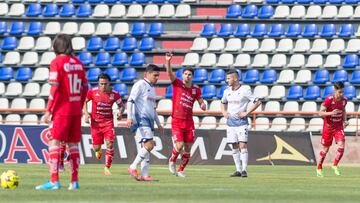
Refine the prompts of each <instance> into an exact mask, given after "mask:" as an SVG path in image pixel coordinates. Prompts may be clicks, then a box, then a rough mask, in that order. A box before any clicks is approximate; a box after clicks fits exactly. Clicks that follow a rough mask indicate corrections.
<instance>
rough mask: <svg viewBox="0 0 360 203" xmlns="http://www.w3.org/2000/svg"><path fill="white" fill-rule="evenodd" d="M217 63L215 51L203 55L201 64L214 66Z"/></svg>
mask: <svg viewBox="0 0 360 203" xmlns="http://www.w3.org/2000/svg"><path fill="white" fill-rule="evenodd" d="M215 64H216V55H215V54H214V53H205V54H204V55H202V57H201V61H200V63H199V66H214V65H215Z"/></svg>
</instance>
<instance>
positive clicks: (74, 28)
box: [61, 22, 79, 35]
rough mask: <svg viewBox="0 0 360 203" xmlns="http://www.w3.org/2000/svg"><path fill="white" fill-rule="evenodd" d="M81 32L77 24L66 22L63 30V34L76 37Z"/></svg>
mask: <svg viewBox="0 0 360 203" xmlns="http://www.w3.org/2000/svg"><path fill="white" fill-rule="evenodd" d="M78 32H79V26H78V23H76V22H66V23H65V24H64V26H63V28H62V31H61V33H64V34H67V35H74V34H76V33H78Z"/></svg>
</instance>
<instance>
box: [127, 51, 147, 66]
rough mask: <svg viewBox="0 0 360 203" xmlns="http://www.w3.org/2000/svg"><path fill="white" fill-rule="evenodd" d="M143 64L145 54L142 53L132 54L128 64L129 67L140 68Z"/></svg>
mask: <svg viewBox="0 0 360 203" xmlns="http://www.w3.org/2000/svg"><path fill="white" fill-rule="evenodd" d="M144 63H145V54H144V53H142V52H134V53H132V54H131V56H130V62H129V64H130V65H131V66H142V65H143V64H144Z"/></svg>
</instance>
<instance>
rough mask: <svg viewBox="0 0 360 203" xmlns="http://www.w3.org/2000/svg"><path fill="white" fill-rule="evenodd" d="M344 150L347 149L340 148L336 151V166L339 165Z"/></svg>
mask: <svg viewBox="0 0 360 203" xmlns="http://www.w3.org/2000/svg"><path fill="white" fill-rule="evenodd" d="M344 151H345V149H344V148H338V149H337V151H336V156H335V159H334V166H337V165H338V163H339V161H340V159H341V157H342V156H343V155H344Z"/></svg>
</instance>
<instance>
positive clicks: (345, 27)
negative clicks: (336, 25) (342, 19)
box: [339, 24, 354, 37]
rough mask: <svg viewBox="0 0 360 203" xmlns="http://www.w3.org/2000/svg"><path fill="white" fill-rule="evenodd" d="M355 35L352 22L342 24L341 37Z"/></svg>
mask: <svg viewBox="0 0 360 203" xmlns="http://www.w3.org/2000/svg"><path fill="white" fill-rule="evenodd" d="M353 35H354V26H353V25H352V24H342V25H341V26H340V30H339V37H351V36H353Z"/></svg>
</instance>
